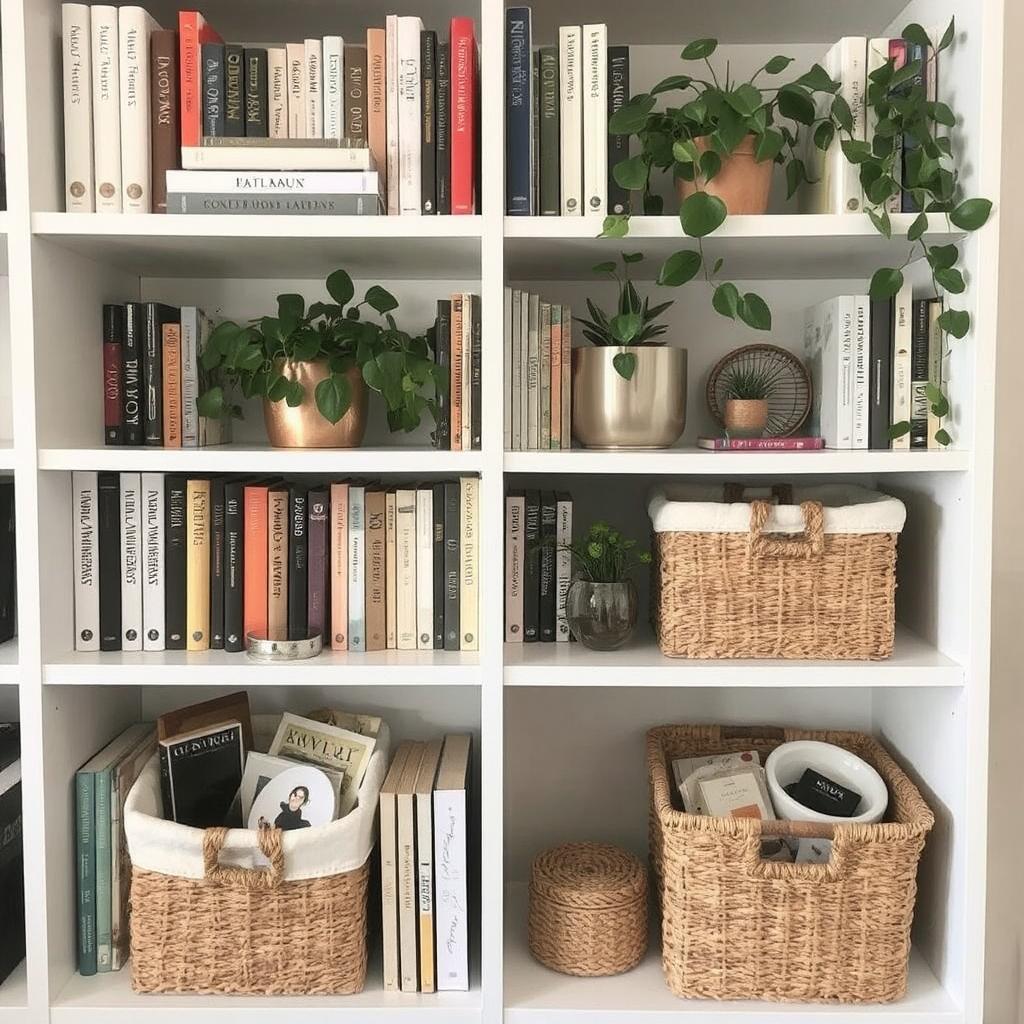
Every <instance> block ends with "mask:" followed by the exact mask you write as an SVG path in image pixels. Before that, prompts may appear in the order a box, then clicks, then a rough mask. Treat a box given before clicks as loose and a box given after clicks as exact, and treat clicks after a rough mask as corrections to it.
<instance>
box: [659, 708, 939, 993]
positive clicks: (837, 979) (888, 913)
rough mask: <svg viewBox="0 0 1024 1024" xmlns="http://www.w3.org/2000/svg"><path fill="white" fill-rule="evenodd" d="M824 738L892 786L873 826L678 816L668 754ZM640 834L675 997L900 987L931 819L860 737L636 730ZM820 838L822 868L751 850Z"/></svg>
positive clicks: (879, 751)
mask: <svg viewBox="0 0 1024 1024" xmlns="http://www.w3.org/2000/svg"><path fill="white" fill-rule="evenodd" d="M798 739H815V740H824V741H825V742H827V743H834V744H836V745H838V746H841V747H845V748H846V749H848V750H850V751H852V752H853V753H855V754H857V755H858V756H859V757H861V758H863V759H864V760H865V761H867V762H868V763H869V764H871V765H872V766H873V767H874V768H875V769H876V770H877V771H878V773H879V774H880V775H881V776H882V778H883V779H884V780H885V783H886V786H887V787H888V789H889V808H888V811H887V814H886V820H885V821H884V822H880V823H879V824H877V825H860V824H841V825H835V826H831V825H822V824H817V823H805V822H788V821H766V822H762V821H760V820H754V819H749V818H712V817H706V816H699V815H693V814H686V813H684V812H683V811H682V810H680V809H679V807H680V806H681V803H680V801H679V798H678V794H677V793H676V788H675V786H674V785H673V782H672V771H671V761H672V760H673V759H674V758H677V757H697V756H702V755H703V756H706V755H710V754H718V753H726V752H737V751H741V750H757V751H758V752H759V753H760V754H761V759H762V763H763V761H764V759H765V758H766V757H767V755H768V754H769V753H770V752H771V751H772V750H773V749H774V748H775V747H776V746H778V745H779V744H780V743H783V742H788V741H791V740H798ZM647 767H648V772H649V776H650V784H651V816H650V844H651V865H652V870H653V872H654V876H655V889H656V891H657V893H658V895H659V897H660V900H661V910H662V958H663V965H664V971H665V980H666V982H667V983H668V986H669V988H670V989H671V990H672V992H674V993H675V994H676V995H677V996H681V997H688V998H693V997H700V998H711V999H763V1000H784V1001H792V1002H841V1003H882V1002H890V1001H892V1000H896V999H899V998H901V997H902V996H903V995H904V994H905V992H906V983H907V964H908V958H909V956H910V925H911V921H912V919H913V914H914V900H915V896H916V892H917V865H918V860H919V858H920V856H921V851H922V849H923V848H924V841H925V837H926V835H927V834H928V831H929V830H930V829H931V827H932V825H933V824H934V817H933V816H932V813H931V811H930V810H929V809H928V806H927V805H926V804H925V802H924V800H923V799H922V797H921V794H920V793H919V792H918V790H917V788H916V786H914V784H913V783H912V782H911V781H910V779H909V778H908V777H907V775H906V774H905V773H904V772H903V770H902V769H901V768H900V767H899V765H897V764H896V762H895V761H894V760H893V759H892V757H890V756H889V754H888V753H887V752H886V750H885V749H884V748H883V747H882V746H881V745H880V744H879V743H878V742H877V741H876V740H874V739H872V738H871V737H870V736H866V735H863V734H861V733H852V732H807V731H803V730H796V729H786V730H781V729H775V728H754V729H747V728H740V729H738V728H727V727H720V726H714V725H708V726H686V725H680V726H664V727H661V728H657V729H652V730H651V731H650V732H649V733H648V734H647ZM811 835H813V836H817V837H825V838H831V840H832V855H831V858H830V860H829V862H828V863H826V864H813V863H802V864H792V863H781V862H777V861H765V860H762V859H761V840H762V839H763V838H767V837H774V836H782V837H786V838H793V837H804V836H811Z"/></svg>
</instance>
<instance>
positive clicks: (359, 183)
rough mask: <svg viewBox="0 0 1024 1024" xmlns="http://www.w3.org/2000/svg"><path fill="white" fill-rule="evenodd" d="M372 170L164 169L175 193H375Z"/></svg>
mask: <svg viewBox="0 0 1024 1024" xmlns="http://www.w3.org/2000/svg"><path fill="white" fill-rule="evenodd" d="M378 180H379V179H378V177H377V172H376V171H299V172H296V173H294V174H284V173H281V172H279V171H277V172H275V171H241V172H239V171H168V172H167V191H168V192H170V193H173V194H175V195H203V194H209V193H221V194H227V193H236V194H238V195H240V196H244V195H261V196H262V195H292V196H302V195H327V194H338V195H359V194H362V193H368V194H370V195H375V194H376V193H377V189H378V187H379V186H378Z"/></svg>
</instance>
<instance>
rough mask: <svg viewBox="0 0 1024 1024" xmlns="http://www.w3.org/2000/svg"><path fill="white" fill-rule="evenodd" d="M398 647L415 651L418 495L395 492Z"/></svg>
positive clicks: (408, 491) (396, 625)
mask: <svg viewBox="0 0 1024 1024" xmlns="http://www.w3.org/2000/svg"><path fill="white" fill-rule="evenodd" d="M395 545H396V552H395V560H396V563H397V566H396V569H397V580H396V589H397V591H398V601H397V606H398V607H397V620H396V624H395V628H396V631H397V641H398V642H397V647H398V650H400V651H415V650H416V492H415V491H412V490H404V489H403V490H399V491H396V492H395Z"/></svg>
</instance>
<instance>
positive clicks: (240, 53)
mask: <svg viewBox="0 0 1024 1024" xmlns="http://www.w3.org/2000/svg"><path fill="white" fill-rule="evenodd" d="M244 63H245V50H244V48H243V47H241V46H239V45H238V44H237V43H227V44H225V46H224V134H225V135H226V136H228V138H238V137H241V136H244V135H245V70H244V67H243V65H244Z"/></svg>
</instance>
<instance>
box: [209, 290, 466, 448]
mask: <svg viewBox="0 0 1024 1024" xmlns="http://www.w3.org/2000/svg"><path fill="white" fill-rule="evenodd" d="M326 285H327V292H328V294H329V296H330V297H331V299H332V300H333V301H332V302H313V303H310V304H309V306H308V307H307V305H306V301H305V299H303V297H302V296H301V295H292V294H289V295H279V296H278V297H277V316H264V317H258V318H256V319H254V320H251V321H249V322H248V324H246V325H240V324H237V323H235V322H234V321H232V320H226V321H224V322H223V323H221V324H218V326H217V327H216V328H215V329H214V330H213V331H212V332H211V334H210V338H209V340H208V342H207V345H206V348H205V349H204V351H203V354H202V356H201V357H200V361H201V365H202V369H203V371H204V372H205V373H207V374H211V375H213V376H214V377H215V379H216V380H217V383H215V384H213V386H210V387H207V388H206V389H205V390H204V391H203V392H202V394H201V395H200V396H199V412H200V414H201V415H203V416H207V417H211V418H214V419H216V418H220V417H225V416H237V417H240V416H241V415H242V411H241V406H240V405H239V403H238V401H237V400H236V397H237V396H236V389H237V390H238V391H239V392H240V393H241V396H242V397H243V398H246V399H249V398H261V399H262V400H263V414H264V421H265V423H266V428H267V435H268V437H269V440H270V443H271V444H272V445H273V446H274V447H275V448H356V447H358V446H359V445H360V444H361V443H362V440H363V436H364V435H365V433H366V414H367V400H368V392H371V391H372V392H375V393H376V394H378V395H380V397H381V398H382V399H383V400H384V403H385V405H386V407H387V416H388V426H389V427H390V429H391V430H392V431H398V430H404V431H407V432H409V431H413V430H416V429H417V427H419V426H420V423H421V422H422V420H423V414H424V413H429V414H430V415H431V416H432V417H433V419H434V422H435V423H436V422H437V418H438V398H439V396H441V395H443V394H444V393H445V392H446V391H447V389H448V379H447V374H446V373H444V372H443V371H442V370H441V368H440V367H439V366H438V365H437V364H436V363H435V362H434V359H433V357H432V354H431V351H430V345H429V343H428V341H427V339H426V337H424V336H422V335H412V334H409V333H408V332H406V331H403V330H402V329H401V328H400V327H399V326H398V324H397V323H396V321H395V318H394V315H393V313H394V311H395V310H397V309H398V301H397V300H396V299H395V297H394V296H393V295H391V293H390V292H388V291H386V290H385V289H384V288H382V287H381V286H380V285H373V286H371V287H370V288H369V289H367V291H366V294H365V295H364V297H363V299H362V301H361V302H353V298H354V295H355V288H354V286H353V284H352V279H351V277H349V275H348V274H347V273H346V272H345V271H344V270H335V271H334V272H333V273H332V274H330V275H329V276H328V278H327V282H326ZM364 307H369V309H370V310H372V311H374V312H375V313H377V314H378V315H379V316H380V317H383V320H384V322H383V323H380V322H376V321H374V320H368V319H366V318H365V309H364Z"/></svg>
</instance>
